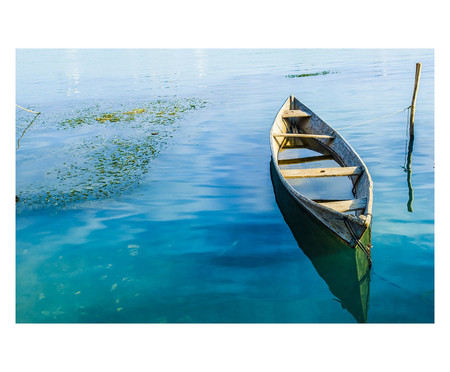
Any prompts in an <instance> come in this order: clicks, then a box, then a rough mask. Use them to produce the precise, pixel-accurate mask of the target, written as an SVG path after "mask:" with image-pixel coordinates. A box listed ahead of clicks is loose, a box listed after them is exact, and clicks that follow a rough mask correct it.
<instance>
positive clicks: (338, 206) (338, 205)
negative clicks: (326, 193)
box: [315, 198, 367, 212]
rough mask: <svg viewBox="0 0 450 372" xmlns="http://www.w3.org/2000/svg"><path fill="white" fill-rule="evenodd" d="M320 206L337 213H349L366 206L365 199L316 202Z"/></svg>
mask: <svg viewBox="0 0 450 372" xmlns="http://www.w3.org/2000/svg"><path fill="white" fill-rule="evenodd" d="M315 201H316V202H318V203H319V204H320V205H323V206H324V207H327V208H330V209H334V210H335V211H338V212H350V211H356V210H358V209H365V208H366V205H367V198H361V199H350V200H336V201H328V202H323V201H318V200H315Z"/></svg>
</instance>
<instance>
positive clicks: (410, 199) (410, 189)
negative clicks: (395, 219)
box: [404, 135, 414, 212]
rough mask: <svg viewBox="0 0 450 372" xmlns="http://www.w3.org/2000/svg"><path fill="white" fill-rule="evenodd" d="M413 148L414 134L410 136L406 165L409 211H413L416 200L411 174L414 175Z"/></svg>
mask: <svg viewBox="0 0 450 372" xmlns="http://www.w3.org/2000/svg"><path fill="white" fill-rule="evenodd" d="M413 148H414V135H411V136H410V137H409V144H408V156H407V159H406V166H405V167H404V169H405V172H406V174H407V176H406V182H407V184H408V203H407V208H408V212H412V211H413V208H412V203H413V200H414V189H413V187H412V181H411V175H412V169H411V162H412V153H413Z"/></svg>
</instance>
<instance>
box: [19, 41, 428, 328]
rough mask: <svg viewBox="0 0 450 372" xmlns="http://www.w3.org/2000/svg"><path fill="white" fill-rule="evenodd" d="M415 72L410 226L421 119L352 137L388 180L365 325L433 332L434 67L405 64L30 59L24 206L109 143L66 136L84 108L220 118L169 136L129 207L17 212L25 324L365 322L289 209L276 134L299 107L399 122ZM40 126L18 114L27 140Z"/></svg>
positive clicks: (256, 58) (51, 54)
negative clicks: (418, 70)
mask: <svg viewBox="0 0 450 372" xmlns="http://www.w3.org/2000/svg"><path fill="white" fill-rule="evenodd" d="M416 62H421V63H422V65H423V67H422V76H421V81H420V88H419V94H418V99H417V110H416V120H415V123H416V124H415V141H414V151H413V154H412V180H411V181H412V186H413V191H414V200H413V202H412V209H413V212H409V211H408V209H407V203H408V197H409V195H408V193H409V189H408V183H407V173H406V172H405V171H404V169H403V166H404V165H405V159H406V152H405V151H406V150H407V147H406V145H407V143H406V139H407V136H406V123H407V112H406V111H405V112H402V113H399V114H396V115H392V116H390V117H386V118H384V119H381V120H379V121H376V122H373V123H368V124H365V125H361V126H357V127H353V128H348V129H343V130H341V131H340V132H341V134H342V135H343V136H344V137H345V138H346V139H347V141H348V142H349V143H350V144H351V145H352V147H353V148H354V149H355V150H356V151H357V152H358V153H359V155H360V156H361V158H362V159H363V160H364V162H365V163H366V165H367V166H368V168H369V170H370V173H371V176H372V178H373V182H374V207H373V216H374V222H373V231H372V245H373V248H372V260H373V268H372V272H371V275H370V296H369V300H368V312H367V321H368V322H372V323H380V322H382V323H418V322H419V323H429V322H433V321H434V54H433V51H432V50H403V49H402V50H338V49H329V50H301V49H299V50H245V49H242V50H18V51H17V79H16V83H17V84H16V87H17V96H16V102H17V104H19V105H20V106H23V107H27V108H30V109H32V110H37V111H40V112H41V113H42V114H41V115H40V116H39V117H38V118H37V119H36V122H35V123H34V124H33V126H32V127H30V129H29V130H28V131H27V132H26V134H25V136H24V138H23V139H22V140H21V142H20V148H19V149H18V150H17V151H16V184H17V193H18V194H19V195H20V194H21V192H24V190H26V192H27V193H29V194H27V195H31V194H33V192H35V193H38V191H39V188H42V189H44V190H45V188H46V187H47V188H49V187H56V188H57V187H59V186H60V185H59V184H57V182H58V180H56V179H55V178H52V176H51V175H49V174H47V173H48V170H49V169H50V170H51V169H54V168H55V167H56V166H58V164H62V163H64V162H67V163H69V162H71V161H72V162H73V161H74V157H76V156H77V155H76V154H78V153H74V152H73V151H72V149H73V147H74V146H76V145H78V144H79V143H80V141H86V140H87V139H88V140H89V139H90V140H91V141H93V142H95V141H96V138H97V137H95V136H97V135H99V133H100V132H98V133H97V132H95V130H96V129H95V128H96V127H94V126H88V127H83V128H78V129H75V130H73V131H71V130H67V131H64V130H57V129H55V128H56V124H57V123H59V122H61V121H63V120H64V119H67V118H68V117H70V116H71V115H76V113H77V112H80V110H88V111H89V110H93V107H97V108H98V110H103V111H108V110H109V111H116V110H120V109H121V108H122V107H126V108H127V109H129V108H133V107H140V106H141V105H143V104H146V103H148V102H153V101H155V100H165V101H167V102H169V103H170V102H174V101H175V100H181V101H183V100H186V99H189V100H199V101H202V102H206V104H205V105H204V107H201V108H196V109H195V110H191V111H189V112H188V113H186V115H183V116H180V117H179V118H178V117H177V120H176V121H175V122H174V124H173V126H169V127H165V129H163V128H161V129H158V131H160V132H161V133H164V135H165V137H164V146H162V147H161V148H160V152H159V153H158V154H157V156H155V157H153V158H152V159H151V161H149V163H148V172H147V173H145V174H144V175H142V176H141V177H139V179H138V180H136V182H135V183H133V184H132V185H131V187H128V188H126V189H124V190H123V191H122V192H118V193H111V194H110V195H109V196H108V197H104V198H100V199H99V200H96V198H91V199H88V200H83V201H79V202H75V203H73V205H67V206H61V205H53V206H45V207H42V208H41V207H39V208H35V209H32V210H30V209H27V208H22V207H19V206H18V207H17V217H16V321H17V322H20V323H22V322H152V323H153V322H158V323H159V322H195V323H203V322H212V323H222V322H227V323H229V322H233V323H234V322H246V323H252V322H270V323H279V322H281V323H282V322H300V323H303V322H308V323H354V322H356V319H355V317H354V316H353V315H352V314H351V313H350V312H349V311H347V310H346V309H345V308H343V306H342V305H341V302H340V299H337V298H336V297H335V295H334V294H333V293H332V292H331V290H330V287H329V284H328V283H327V282H326V281H325V280H324V279H323V278H322V276H321V275H319V273H318V271H317V270H316V268H315V266H314V264H313V263H312V261H311V260H310V258H308V256H307V255H306V254H305V252H306V250H304V249H303V248H302V249H300V248H301V247H300V248H299V243H298V242H297V240H296V239H295V238H294V235H293V233H292V231H291V230H290V228H289V226H288V225H287V223H286V221H285V220H284V218H283V215H282V213H281V212H280V209H279V207H278V205H277V203H276V200H275V195H274V190H273V186H272V182H271V178H270V166H269V164H270V149H269V131H270V127H271V125H272V121H273V119H274V117H275V115H276V113H277V111H278V109H279V107H280V106H281V104H282V103H283V102H284V101H285V99H286V98H287V97H288V95H289V94H294V95H295V96H296V97H297V98H299V100H300V101H302V102H303V103H304V104H306V105H307V106H308V107H309V108H311V109H312V110H313V111H314V112H316V113H317V114H319V116H320V117H321V118H322V119H323V120H325V121H326V122H328V123H329V124H330V125H332V126H333V127H334V128H341V127H345V126H348V125H352V124H355V123H359V122H363V121H366V120H370V119H374V118H376V117H380V116H383V115H385V114H388V113H391V112H394V111H398V110H401V109H402V108H405V107H407V106H408V105H409V104H410V102H411V95H412V89H413V84H414V73H415V63H416ZM322 71H330V72H332V73H329V74H319V75H316V76H308V77H299V78H288V77H286V76H287V75H299V74H314V73H316V72H322ZM33 117H34V115H33V114H31V113H27V112H24V111H22V110H19V109H18V110H17V128H18V130H17V132H18V133H19V132H21V130H23V128H24V127H25V126H26V125H27V123H29V122H30V121H31V120H32V118H33ZM172 128H173V130H172ZM144 129H145V128H144ZM139 130H140V131H139ZM111 131H112V130H111ZM111 131H109V130H108V129H106V130H104V131H103V132H102V133H101V135H102V136H110V137H111V136H113V134H114V135H116V134H117V133H118V135H124V133H126V134H127V135H130V136H132V135H133V134H135V133H137V134H136V135H137V136H138V137H139V136H143V135H144V134H145V131H144V130H142V127H141V128H140V129H136V131H129V130H127V129H124V130H122V131H119V132H117V133H116V132H114V133H112V132H111ZM169 132H170V133H169ZM102 138H109V137H102ZM74 154H75V155H74ZM80 177H81V176H80ZM133 177H134V176H133ZM75 179H76V178H75ZM133 179H134V178H133ZM304 248H306V247H304Z"/></svg>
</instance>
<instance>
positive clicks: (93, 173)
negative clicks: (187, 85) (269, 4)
mask: <svg viewBox="0 0 450 372" xmlns="http://www.w3.org/2000/svg"><path fill="white" fill-rule="evenodd" d="M205 105H206V102H204V101H202V100H198V99H184V100H183V99H181V100H158V101H155V102H151V103H147V104H145V105H141V106H140V107H134V108H132V109H130V108H127V109H123V110H111V111H107V112H105V111H103V110H100V108H99V107H98V106H95V107H92V108H88V109H85V110H80V111H76V112H75V115H73V116H72V117H68V118H66V119H64V120H61V121H58V124H57V129H60V130H64V131H65V132H66V131H67V134H62V137H61V138H62V139H65V138H67V136H69V137H70V136H71V135H72V132H73V134H75V133H78V134H79V133H80V132H79V129H81V128H83V127H87V129H89V130H88V133H87V134H84V135H83V136H80V138H81V139H80V140H77V141H75V142H72V141H71V142H70V144H69V145H67V146H65V147H64V148H63V150H62V151H61V152H63V153H64V156H65V157H64V160H65V161H64V162H62V163H60V164H59V165H58V166H55V167H52V168H49V169H47V170H46V172H45V178H44V179H42V180H40V181H39V182H36V181H35V182H33V184H30V185H29V186H28V187H24V188H22V189H19V190H18V198H16V206H17V210H18V211H19V212H20V211H21V210H24V209H29V208H31V209H35V208H42V207H52V208H60V207H67V206H70V205H73V204H75V203H77V202H80V201H92V200H97V199H104V198H109V197H113V196H117V195H120V194H122V193H123V192H125V191H127V190H130V189H131V188H133V187H135V186H136V185H138V184H139V182H141V180H142V179H143V177H144V175H145V174H146V173H147V172H148V171H149V164H150V161H151V160H152V159H153V158H154V157H155V156H157V155H158V154H159V153H160V151H161V150H163V149H164V148H165V147H166V146H167V144H168V142H169V139H170V137H171V136H172V133H173V131H174V130H176V129H177V125H176V122H177V120H179V119H180V118H182V117H183V115H184V114H185V113H187V112H188V111H192V110H195V109H199V108H202V107H204V106H205ZM83 133H85V132H83ZM70 138H71V137H70ZM66 154H67V155H66ZM43 161H44V160H43ZM22 166H26V165H22Z"/></svg>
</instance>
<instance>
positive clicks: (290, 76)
mask: <svg viewBox="0 0 450 372" xmlns="http://www.w3.org/2000/svg"><path fill="white" fill-rule="evenodd" d="M328 74H337V72H335V71H321V72H313V73H308V74H299V75H286V77H288V78H299V77H309V76H319V75H328Z"/></svg>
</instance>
